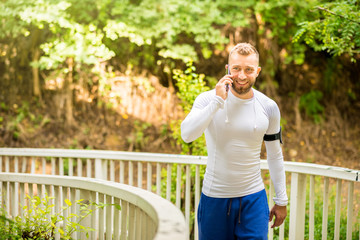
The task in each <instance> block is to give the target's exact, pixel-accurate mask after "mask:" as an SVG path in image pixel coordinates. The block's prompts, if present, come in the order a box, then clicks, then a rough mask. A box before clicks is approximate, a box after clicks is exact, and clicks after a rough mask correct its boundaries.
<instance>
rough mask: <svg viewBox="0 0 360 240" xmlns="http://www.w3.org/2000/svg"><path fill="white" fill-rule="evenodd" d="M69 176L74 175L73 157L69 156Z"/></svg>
mask: <svg viewBox="0 0 360 240" xmlns="http://www.w3.org/2000/svg"><path fill="white" fill-rule="evenodd" d="M68 175H69V176H74V159H73V158H69V173H68Z"/></svg>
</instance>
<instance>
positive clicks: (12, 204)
mask: <svg viewBox="0 0 360 240" xmlns="http://www.w3.org/2000/svg"><path fill="white" fill-rule="evenodd" d="M35 191H36V193H35ZM26 194H27V195H30V196H31V197H32V196H34V195H37V196H39V197H41V198H44V197H45V196H48V197H54V199H52V200H51V201H53V202H52V204H54V207H55V211H56V212H60V213H62V216H63V217H64V221H67V219H68V216H71V214H75V215H78V213H79V211H80V209H79V208H80V207H79V206H76V204H75V203H76V201H77V200H79V199H84V200H85V201H86V202H87V203H90V202H94V203H98V204H99V203H101V204H103V206H104V208H98V209H96V208H95V206H94V205H89V208H91V209H90V210H92V211H93V212H92V214H90V215H89V216H87V217H86V218H84V219H83V220H85V221H82V222H81V224H83V226H86V227H91V228H92V229H95V231H90V232H89V235H90V239H141V240H143V239H144V240H146V239H149V240H150V239H159V240H160V239H161V240H168V239H178V240H185V239H188V235H187V234H186V224H185V219H184V216H183V215H182V213H181V212H180V211H179V209H177V208H176V207H175V206H174V205H173V204H171V203H170V202H169V201H167V200H165V199H163V198H161V197H159V196H158V195H156V194H153V193H151V192H149V191H145V190H143V189H140V188H135V187H131V186H128V185H124V184H120V183H115V182H109V181H104V180H98V179H88V178H79V177H65V176H45V175H37V174H19V173H0V196H1V201H0V206H1V207H3V209H5V210H6V212H7V213H8V217H9V218H13V217H15V216H23V215H24V209H23V208H22V206H28V207H29V202H28V201H26V200H25V199H26V197H25V196H26ZM65 199H69V201H70V202H72V205H71V208H69V209H67V210H66V211H61V209H62V207H66V206H67V205H66V202H65V201H64V200H65ZM114 205H117V206H118V207H114ZM62 225H63V226H60V225H59V223H58V226H57V227H58V228H62V229H64V230H63V231H65V226H66V222H63V224H62ZM55 232H56V231H55ZM72 237H73V239H85V235H84V233H82V232H74V233H73V234H72ZM55 239H60V234H59V233H57V234H56V235H55Z"/></svg>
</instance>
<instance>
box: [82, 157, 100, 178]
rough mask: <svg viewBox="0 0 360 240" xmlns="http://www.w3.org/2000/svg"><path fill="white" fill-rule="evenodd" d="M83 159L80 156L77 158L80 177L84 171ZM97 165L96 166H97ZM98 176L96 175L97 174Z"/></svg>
mask: <svg viewBox="0 0 360 240" xmlns="http://www.w3.org/2000/svg"><path fill="white" fill-rule="evenodd" d="M82 165H83V164H82V159H81V158H78V159H77V176H78V177H82V172H83V166H82ZM96 167H97V166H95V168H96ZM95 178H96V176H95Z"/></svg>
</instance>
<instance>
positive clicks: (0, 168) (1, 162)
mask: <svg viewBox="0 0 360 240" xmlns="http://www.w3.org/2000/svg"><path fill="white" fill-rule="evenodd" d="M2 165H3V156H0V172H2ZM0 204H1V203H0Z"/></svg>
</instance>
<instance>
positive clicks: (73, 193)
mask: <svg viewBox="0 0 360 240" xmlns="http://www.w3.org/2000/svg"><path fill="white" fill-rule="evenodd" d="M70 202H71V204H72V205H71V207H70V214H71V213H73V214H77V212H76V208H77V206H76V189H75V188H70ZM71 221H72V222H76V218H75V217H72V218H71ZM71 237H72V238H73V239H76V232H73V233H72V234H71Z"/></svg>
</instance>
